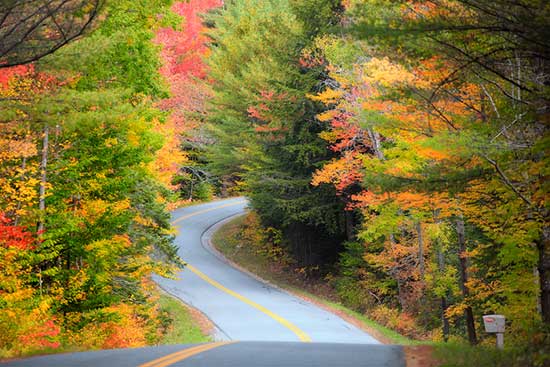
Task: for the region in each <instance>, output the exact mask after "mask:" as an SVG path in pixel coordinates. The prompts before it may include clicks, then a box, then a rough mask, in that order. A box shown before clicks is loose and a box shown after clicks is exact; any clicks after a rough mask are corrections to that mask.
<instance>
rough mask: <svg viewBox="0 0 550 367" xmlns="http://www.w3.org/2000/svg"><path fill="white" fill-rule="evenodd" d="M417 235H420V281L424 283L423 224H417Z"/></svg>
mask: <svg viewBox="0 0 550 367" xmlns="http://www.w3.org/2000/svg"><path fill="white" fill-rule="evenodd" d="M416 233H417V235H418V270H419V271H420V280H421V281H424V268H425V264H424V238H423V237H422V223H420V221H419V222H416Z"/></svg>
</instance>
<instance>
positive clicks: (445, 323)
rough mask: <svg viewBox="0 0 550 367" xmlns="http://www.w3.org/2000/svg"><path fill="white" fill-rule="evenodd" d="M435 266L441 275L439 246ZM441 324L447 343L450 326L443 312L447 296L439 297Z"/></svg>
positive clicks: (443, 263)
mask: <svg viewBox="0 0 550 367" xmlns="http://www.w3.org/2000/svg"><path fill="white" fill-rule="evenodd" d="M437 265H438V268H439V273H440V274H443V273H444V272H445V254H444V253H443V249H442V248H441V246H440V247H439V249H438V250H437ZM440 301H441V324H442V325H443V328H442V331H443V340H445V341H447V340H448V339H449V333H450V326H449V319H448V318H447V316H445V312H447V307H448V304H447V295H446V294H445V295H443V296H441V299H440Z"/></svg>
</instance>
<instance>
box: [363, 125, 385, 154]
mask: <svg viewBox="0 0 550 367" xmlns="http://www.w3.org/2000/svg"><path fill="white" fill-rule="evenodd" d="M367 132H368V133H369V137H370V140H371V142H372V148H373V149H374V154H376V157H377V158H378V159H380V160H381V161H383V160H384V159H385V158H384V152H382V144H381V140H380V134H378V133H377V132H376V131H375V130H374V129H372V128H368V129H367Z"/></svg>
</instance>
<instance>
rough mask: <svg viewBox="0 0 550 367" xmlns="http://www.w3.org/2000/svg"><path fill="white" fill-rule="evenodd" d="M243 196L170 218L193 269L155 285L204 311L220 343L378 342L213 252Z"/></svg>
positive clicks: (184, 210) (187, 209)
mask: <svg viewBox="0 0 550 367" xmlns="http://www.w3.org/2000/svg"><path fill="white" fill-rule="evenodd" d="M246 206H247V202H246V200H245V199H244V198H233V199H228V200H221V201H215V202H211V203H207V204H202V205H196V206H191V207H185V208H181V209H179V210H176V211H174V212H173V214H172V222H173V223H174V225H175V226H177V227H179V228H178V235H177V237H176V244H177V245H178V247H179V255H180V256H181V257H182V258H183V259H184V260H185V261H186V262H187V263H188V264H189V265H190V266H189V267H188V268H186V269H184V270H183V271H182V272H181V273H180V274H179V279H178V280H171V279H160V278H157V279H156V281H157V282H158V283H159V284H160V286H161V287H162V288H163V289H164V290H165V291H167V292H168V293H170V294H172V295H174V296H176V297H178V298H180V299H181V300H183V301H184V302H186V303H187V304H189V305H191V306H193V307H195V308H197V309H199V310H200V311H202V312H203V313H204V314H205V315H206V316H207V317H208V318H210V320H212V322H213V323H214V324H215V325H216V327H217V329H218V330H217V332H216V335H215V336H214V337H215V339H216V340H219V341H221V340H239V341H285V342H292V341H302V342H323V343H360V344H379V342H378V341H377V340H376V339H374V338H373V337H372V336H370V335H369V334H367V333H365V332H364V331H362V330H360V329H359V328H357V327H355V326H354V325H352V324H350V323H348V322H346V321H344V320H343V319H341V318H340V317H338V316H336V315H334V314H332V313H330V312H327V311H325V310H323V309H321V308H319V307H317V306H315V305H314V304H312V303H309V302H306V301H304V300H302V299H299V298H297V297H295V296H292V295H290V294H288V293H287V292H284V291H281V290H279V289H276V288H274V287H271V286H269V285H267V284H266V283H264V282H261V281H259V280H257V279H255V278H253V277H251V276H249V275H248V274H245V273H243V272H241V271H239V270H237V269H235V268H233V267H232V266H231V265H229V264H228V263H227V262H226V261H224V259H220V258H219V257H218V256H216V254H214V252H213V251H212V250H211V249H210V248H209V244H208V242H209V241H208V239H209V237H210V236H211V235H212V232H213V229H215V227H216V224H217V223H219V222H220V221H223V220H224V219H226V218H230V217H233V216H235V215H238V214H242V213H244V212H245V210H246Z"/></svg>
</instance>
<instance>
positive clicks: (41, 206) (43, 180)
mask: <svg viewBox="0 0 550 367" xmlns="http://www.w3.org/2000/svg"><path fill="white" fill-rule="evenodd" d="M43 135H44V136H43V138H42V161H41V162H40V188H39V199H38V210H39V213H40V219H39V221H38V225H37V230H38V233H42V232H43V231H44V216H45V211H46V184H47V177H46V167H47V164H48V146H49V136H50V132H49V128H48V125H44V134H43Z"/></svg>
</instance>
